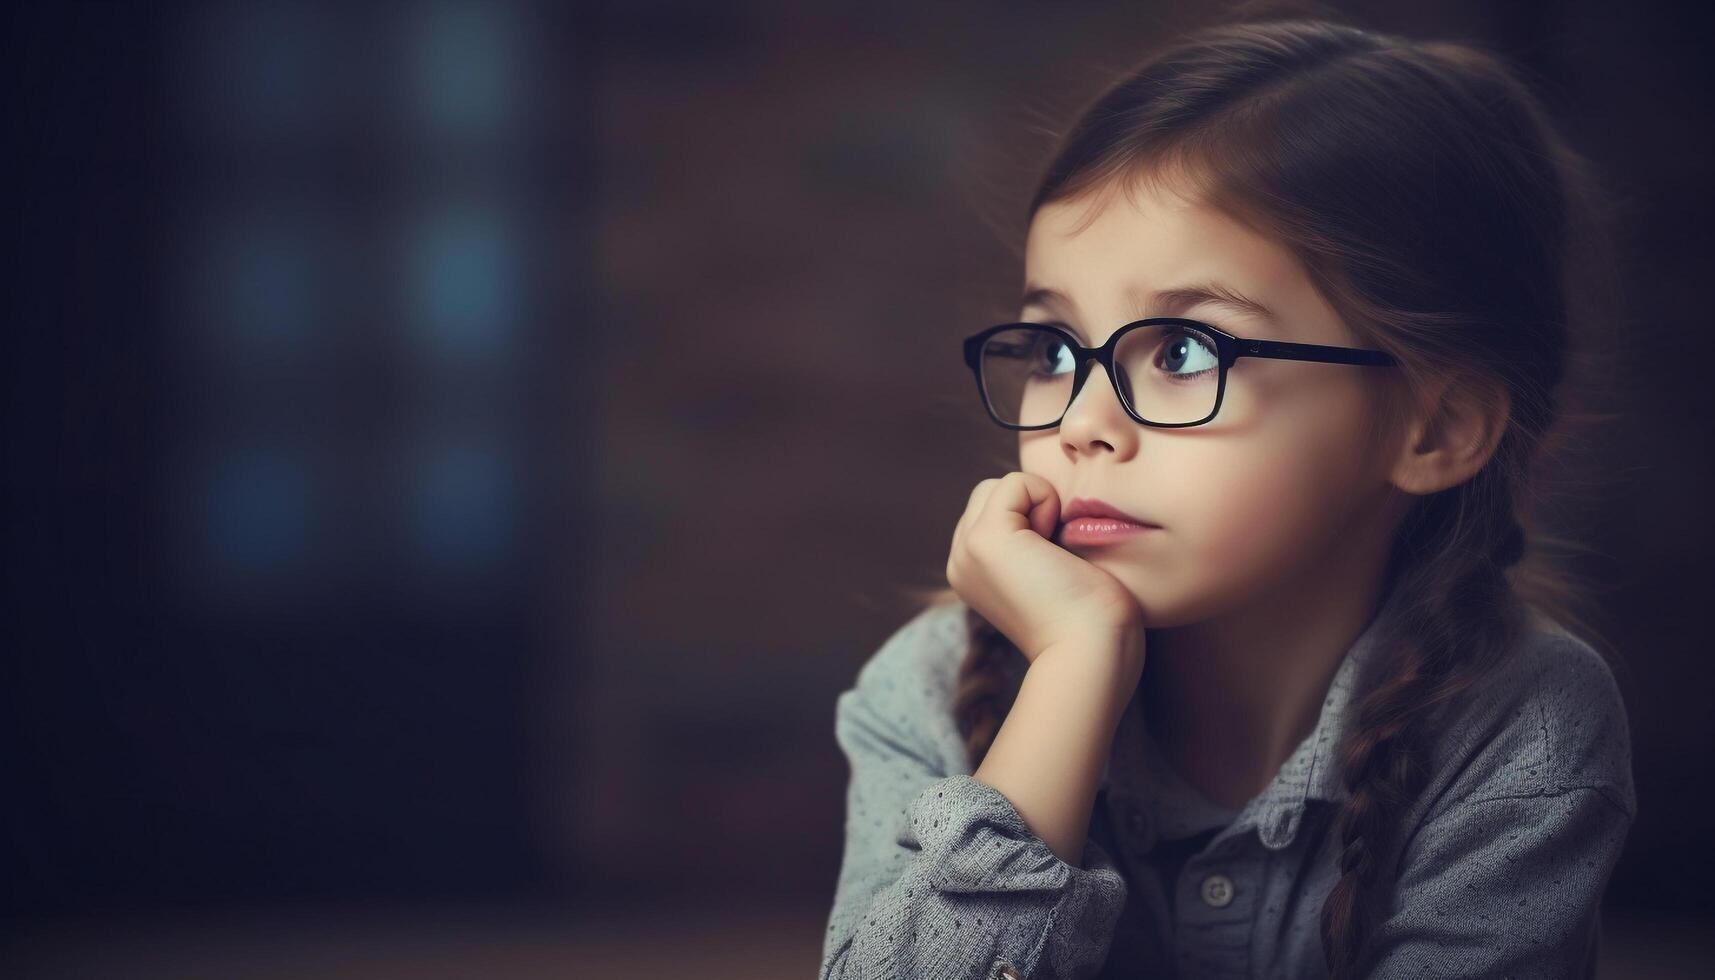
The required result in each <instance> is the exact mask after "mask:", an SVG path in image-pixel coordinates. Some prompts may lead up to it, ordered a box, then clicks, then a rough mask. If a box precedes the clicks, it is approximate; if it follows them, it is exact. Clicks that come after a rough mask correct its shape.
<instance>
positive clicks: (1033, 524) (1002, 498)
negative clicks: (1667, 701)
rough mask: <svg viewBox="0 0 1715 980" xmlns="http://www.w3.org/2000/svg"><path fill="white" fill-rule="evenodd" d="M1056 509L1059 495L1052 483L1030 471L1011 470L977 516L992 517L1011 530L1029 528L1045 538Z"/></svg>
mask: <svg viewBox="0 0 1715 980" xmlns="http://www.w3.org/2000/svg"><path fill="white" fill-rule="evenodd" d="M1059 513H1060V504H1059V496H1058V495H1057V494H1055V492H1054V485H1053V484H1051V483H1049V482H1048V481H1047V480H1046V479H1044V478H1043V477H1041V476H1038V475H1036V474H1034V473H1025V472H1023V471H1021V470H1015V471H1013V472H1011V473H1008V474H1007V475H1006V476H1004V477H1002V478H1001V480H1000V483H999V484H998V485H997V486H996V487H995V490H994V493H993V494H991V495H990V496H989V498H988V500H987V501H985V502H984V504H983V509H982V513H981V514H980V515H979V516H978V518H977V519H978V520H979V521H996V522H998V523H1000V524H1001V525H1002V526H1004V527H1006V528H1009V529H1012V530H1023V529H1025V528H1029V529H1031V530H1033V531H1035V532H1036V533H1037V534H1038V535H1040V536H1042V537H1044V538H1049V537H1052V536H1053V534H1054V525H1055V522H1056V520H1058V518H1059Z"/></svg>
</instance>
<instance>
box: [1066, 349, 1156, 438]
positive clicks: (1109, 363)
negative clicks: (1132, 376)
mask: <svg viewBox="0 0 1715 980" xmlns="http://www.w3.org/2000/svg"><path fill="white" fill-rule="evenodd" d="M1077 360H1078V366H1077V367H1076V368H1074V369H1073V371H1072V395H1071V397H1069V398H1067V399H1066V407H1065V408H1063V409H1061V410H1060V418H1059V419H1057V420H1056V421H1055V422H1054V424H1055V425H1060V424H1061V423H1063V422H1065V421H1066V415H1067V413H1069V412H1071V411H1072V406H1073V405H1076V404H1078V396H1079V395H1081V394H1083V392H1084V382H1086V381H1088V380H1089V379H1090V375H1091V374H1092V373H1093V372H1092V371H1091V370H1090V365H1092V364H1100V365H1101V366H1102V368H1103V371H1104V373H1105V375H1106V377H1107V380H1108V386H1109V387H1110V388H1112V389H1113V392H1114V398H1115V399H1116V400H1117V401H1118V402H1119V405H1120V408H1121V409H1122V410H1123V411H1124V412H1125V413H1126V414H1127V415H1128V416H1132V417H1133V419H1134V420H1135V418H1136V411H1137V410H1136V409H1135V408H1133V407H1132V405H1131V402H1130V401H1129V400H1128V399H1127V398H1126V396H1125V392H1123V391H1121V390H1120V382H1119V378H1118V377H1116V376H1115V373H1114V372H1115V371H1116V368H1115V367H1114V348H1113V345H1112V344H1104V345H1103V346H1101V347H1097V348H1083V349H1081V350H1079V352H1078V356H1077Z"/></svg>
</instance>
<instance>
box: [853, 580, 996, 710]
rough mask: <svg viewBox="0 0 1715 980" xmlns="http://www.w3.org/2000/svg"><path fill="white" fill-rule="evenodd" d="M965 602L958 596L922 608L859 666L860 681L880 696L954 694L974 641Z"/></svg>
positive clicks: (867, 689) (868, 691) (858, 678)
mask: <svg viewBox="0 0 1715 980" xmlns="http://www.w3.org/2000/svg"><path fill="white" fill-rule="evenodd" d="M968 642H969V641H968V637H967V634H966V627H965V604H964V603H962V602H959V601H957V600H953V601H946V602H939V603H935V604H933V605H930V606H926V607H925V608H923V609H920V610H918V611H917V612H916V613H915V614H913V615H912V616H911V617H910V618H909V619H907V620H906V621H905V622H904V623H903V624H901V625H900V626H898V627H896V628H895V629H894V630H893V632H892V633H890V634H888V635H887V637H886V638H885V639H883V640H882V642H881V645H880V646H879V647H877V648H876V650H875V652H874V653H872V654H870V656H869V658H868V659H867V660H865V661H864V663H863V666H862V667H860V668H859V669H858V675H857V686H858V687H860V688H863V689H864V690H865V691H866V692H867V693H870V694H872V695H876V696H882V695H899V694H901V693H902V692H903V694H907V695H908V694H909V692H910V691H912V690H918V691H919V692H921V691H922V689H924V688H928V691H927V694H928V696H931V697H935V696H941V695H948V696H950V695H951V693H952V690H953V685H954V683H955V682H956V681H957V679H958V673H959V664H960V663H961V661H962V660H963V658H964V653H965V647H966V644H967V643H968Z"/></svg>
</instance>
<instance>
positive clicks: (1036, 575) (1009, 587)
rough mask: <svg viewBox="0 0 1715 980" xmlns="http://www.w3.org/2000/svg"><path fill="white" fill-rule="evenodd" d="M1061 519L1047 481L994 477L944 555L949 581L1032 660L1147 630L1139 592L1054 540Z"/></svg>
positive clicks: (975, 493) (977, 492)
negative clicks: (1059, 649)
mask: <svg viewBox="0 0 1715 980" xmlns="http://www.w3.org/2000/svg"><path fill="white" fill-rule="evenodd" d="M1059 523H1060V497H1059V495H1058V494H1057V493H1055V491H1054V486H1053V484H1051V483H1049V482H1048V481H1047V480H1046V479H1043V478H1042V477H1040V476H1036V475H1034V474H1031V473H1024V472H1021V471H1014V472H1011V473H1008V474H1006V475H1005V476H1001V477H993V478H990V479H987V480H983V481H982V482H980V483H978V484H977V485H976V487H975V488H974V489H973V490H972V491H971V497H970V500H969V502H968V503H966V505H965V513H964V516H962V517H960V518H959V524H958V527H956V528H955V529H954V530H953V547H952V551H951V552H950V553H949V554H948V556H947V584H949V585H951V586H952V587H953V591H955V592H957V593H958V594H959V597H960V598H961V599H963V600H964V602H965V604H966V605H967V606H970V607H971V608H972V609H975V610H976V611H977V612H978V613H980V614H982V616H983V618H984V619H987V620H988V621H989V622H990V623H993V624H994V626H995V628H996V629H998V630H1000V631H1001V633H1002V634H1004V635H1005V636H1006V638H1007V639H1009V640H1011V641H1012V642H1013V643H1014V644H1015V645H1017V647H1018V649H1019V650H1020V651H1021V652H1022V653H1023V654H1024V655H1025V657H1027V658H1028V659H1029V660H1030V661H1031V662H1033V663H1034V662H1035V660H1036V658H1037V656H1038V655H1039V654H1041V653H1042V652H1043V651H1044V650H1047V649H1049V648H1051V647H1055V646H1066V645H1071V644H1074V643H1077V644H1083V645H1089V641H1092V640H1093V641H1094V642H1095V644H1096V645H1098V646H1099V645H1102V644H1105V643H1111V641H1113V640H1114V639H1116V638H1117V639H1121V640H1128V639H1130V638H1134V637H1136V638H1140V637H1141V636H1142V635H1143V610H1142V609H1141V608H1140V607H1139V606H1138V604H1137V599H1136V597H1134V596H1133V595H1132V594H1131V592H1130V591H1129V590H1127V589H1126V587H1125V586H1124V585H1123V584H1122V583H1121V582H1120V580H1119V579H1117V578H1114V577H1113V576H1112V575H1111V574H1109V573H1108V572H1107V571H1106V570H1104V569H1102V568H1100V567H1098V566H1096V565H1094V564H1092V563H1090V562H1088V561H1085V560H1084V559H1083V558H1081V557H1079V556H1077V555H1075V554H1073V553H1072V552H1070V551H1067V550H1066V549H1064V548H1062V547H1060V546H1059V545H1057V544H1055V543H1054V542H1053V540H1052V538H1053V537H1054V530H1055V528H1056V527H1058V526H1059ZM1139 648H1140V649H1141V646H1140V647H1139ZM1139 666H1141V665H1139Z"/></svg>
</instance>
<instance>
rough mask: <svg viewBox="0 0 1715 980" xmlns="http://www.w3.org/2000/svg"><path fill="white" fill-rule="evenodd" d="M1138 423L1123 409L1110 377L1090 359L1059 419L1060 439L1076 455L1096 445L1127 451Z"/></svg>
mask: <svg viewBox="0 0 1715 980" xmlns="http://www.w3.org/2000/svg"><path fill="white" fill-rule="evenodd" d="M1137 429H1138V424H1137V422H1136V421H1134V420H1133V419H1132V417H1131V416H1130V415H1129V414H1128V413H1127V412H1126V410H1125V405H1124V404H1123V403H1121V401H1120V398H1119V390H1118V389H1117V388H1116V387H1115V386H1114V382H1113V378H1112V376H1110V375H1109V374H1107V373H1106V371H1105V370H1104V369H1103V367H1102V364H1101V362H1100V361H1091V362H1090V369H1089V374H1088V375H1086V376H1085V377H1084V383H1083V386H1082V387H1081V388H1079V389H1078V394H1077V395H1076V396H1075V397H1074V398H1073V399H1072V404H1071V405H1069V406H1067V408H1066V414H1065V415H1064V416H1062V417H1061V419H1060V441H1061V443H1062V444H1063V445H1064V446H1065V447H1066V448H1067V451H1068V452H1070V453H1073V454H1076V453H1078V452H1080V451H1087V450H1088V449H1089V448H1091V447H1093V446H1097V445H1105V446H1107V447H1108V448H1110V449H1114V450H1126V449H1128V448H1129V447H1130V445H1131V443H1132V442H1134V441H1135V439H1136V436H1137Z"/></svg>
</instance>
